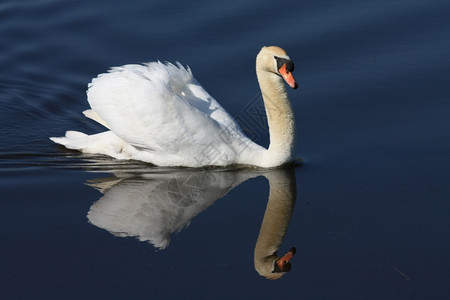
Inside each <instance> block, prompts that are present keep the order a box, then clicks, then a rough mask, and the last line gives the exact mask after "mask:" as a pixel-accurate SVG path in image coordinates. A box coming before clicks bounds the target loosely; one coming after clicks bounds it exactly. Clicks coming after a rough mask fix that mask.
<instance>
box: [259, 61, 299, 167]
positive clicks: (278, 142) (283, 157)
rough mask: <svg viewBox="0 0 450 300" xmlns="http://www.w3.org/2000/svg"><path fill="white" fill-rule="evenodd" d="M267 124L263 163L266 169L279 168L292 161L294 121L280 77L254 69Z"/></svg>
mask: <svg viewBox="0 0 450 300" xmlns="http://www.w3.org/2000/svg"><path fill="white" fill-rule="evenodd" d="M256 74H257V77H258V82H259V86H260V88H261V93H262V97H263V101H264V106H265V108H266V114H267V122H268V124H269V133H270V145H269V149H268V150H267V152H266V154H265V155H266V156H265V157H264V161H265V163H266V166H267V167H273V166H279V165H282V164H283V163H286V162H288V161H290V160H292V159H293V153H294V138H295V120H294V114H293V112H292V107H291V103H290V102H289V99H288V95H287V92H286V88H285V84H284V82H283V79H282V78H281V76H279V75H277V74H274V73H271V72H268V71H265V70H263V69H261V68H257V69H256Z"/></svg>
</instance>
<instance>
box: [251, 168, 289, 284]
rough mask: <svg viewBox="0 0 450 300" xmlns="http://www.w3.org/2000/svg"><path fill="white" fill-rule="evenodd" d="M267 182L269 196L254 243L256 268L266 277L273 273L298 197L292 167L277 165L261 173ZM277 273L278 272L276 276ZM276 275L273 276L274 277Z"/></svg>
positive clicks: (271, 275)
mask: <svg viewBox="0 0 450 300" xmlns="http://www.w3.org/2000/svg"><path fill="white" fill-rule="evenodd" d="M264 176H265V177H266V178H267V179H268V180H269V184H270V193H269V200H268V202H267V207H266V211H265V213H264V219H263V222H262V224H261V229H260V232H259V235H258V240H257V242H256V245H255V253H254V263H255V268H256V271H257V272H258V273H259V274H260V275H262V276H266V277H273V276H276V274H274V273H271V272H272V270H273V261H274V260H275V259H277V258H278V257H279V256H278V254H277V251H278V249H279V248H280V246H281V244H282V242H283V239H284V237H285V235H286V232H287V229H288V226H289V222H290V220H291V217H292V213H293V211H294V206H295V200H296V198H297V186H296V179H295V170H294V169H293V168H286V169H277V170H276V172H270V173H267V174H266V175H264ZM276 277H278V276H276ZM273 279H275V278H273Z"/></svg>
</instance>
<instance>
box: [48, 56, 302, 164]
mask: <svg viewBox="0 0 450 300" xmlns="http://www.w3.org/2000/svg"><path fill="white" fill-rule="evenodd" d="M264 49H266V48H263V50H262V51H261V53H262V52H263V51H264ZM277 49H281V48H277ZM261 53H260V55H261ZM272 59H273V56H272ZM273 74H275V73H273ZM271 76H272V77H271ZM271 76H268V77H271V78H269V80H268V81H269V84H272V85H274V84H275V85H276V86H275V87H270V88H271V89H273V90H277V91H279V90H280V87H279V83H278V81H280V82H281V83H282V80H281V76H280V75H279V74H275V75H271ZM273 76H275V77H273ZM259 79H260V78H259ZM266 81H267V80H266ZM260 85H261V88H263V87H262V86H263V84H262V83H261V79H260ZM266 85H267V84H266ZM277 85H278V86H277ZM281 87H282V89H281V98H282V99H281V100H283V101H284V98H283V96H285V95H284V94H285V93H284V94H283V91H284V85H282V84H281ZM87 96H88V102H89V104H90V106H91V108H92V109H91V110H87V111H85V112H84V114H85V116H86V117H88V118H91V119H92V120H95V121H97V122H98V123H100V124H102V125H104V126H105V127H106V128H108V129H109V131H106V132H103V133H99V134H94V135H86V134H84V133H81V132H76V131H68V132H67V133H66V136H65V137H60V138H51V140H52V141H54V142H56V143H59V144H62V145H64V146H65V147H67V148H69V149H76V150H80V151H82V152H85V153H98V154H105V155H109V156H112V157H114V158H117V159H135V160H141V161H144V162H149V163H152V164H155V165H159V166H187V167H199V166H208V165H219V166H226V165H231V164H242V165H255V166H263V167H272V166H276V165H280V164H282V163H285V162H286V161H287V160H290V159H291V153H289V151H290V152H292V146H291V144H288V145H287V146H286V145H282V148H283V149H281V150H282V151H278V150H277V149H275V150H277V151H272V152H273V153H268V152H270V150H271V149H270V148H269V150H267V149H265V148H263V147H261V146H259V145H257V144H256V143H254V142H253V141H251V140H250V139H249V138H247V137H246V136H245V135H244V133H243V132H242V130H241V129H240V128H239V126H238V124H237V123H236V122H235V120H234V119H233V118H232V117H231V116H230V115H229V114H228V113H227V112H226V111H225V110H224V109H223V107H222V106H221V105H220V104H219V103H218V102H217V101H216V100H214V99H213V98H212V97H211V96H210V95H209V94H208V93H207V92H206V91H205V89H203V87H202V86H201V85H200V84H199V83H198V81H197V80H196V79H195V78H194V77H193V75H192V72H191V70H190V69H189V68H187V69H186V68H184V67H183V66H181V65H180V64H177V65H173V64H170V63H165V64H164V63H161V62H152V63H148V64H145V65H125V66H122V67H115V68H112V69H111V70H110V71H109V72H108V73H104V74H100V75H99V76H98V77H96V78H94V79H93V80H92V82H91V83H90V84H89V88H88V91H87ZM263 96H264V95H263ZM286 97H287V96H286ZM265 100H266V99H265ZM283 101H282V102H283ZM265 102H266V101H265ZM283 105H284V104H283ZM288 108H289V109H290V106H289V107H288ZM290 116H291V114H288V117H290ZM269 117H270V116H269ZM269 119H270V118H269ZM284 123H286V122H284ZM288 123H289V122H288ZM269 125H270V126H271V124H270V120H269ZM288 125H289V126H293V120H292V122H290V123H289V124H288ZM271 127H272V126H271ZM273 127H274V128H276V127H277V126H273ZM288 129H289V128H288ZM271 130H272V128H271ZM278 131H280V130H278ZM284 131H285V132H284V133H283V134H284V135H286V130H284ZM291 131H292V133H291V132H290V131H288V132H287V135H293V130H291ZM292 139H293V137H292ZM288 142H289V143H291V141H288ZM284 148H286V149H284ZM275 152H276V153H275ZM280 153H281V156H280V155H279V154H280ZM269 154H270V155H269ZM269 156H270V157H269Z"/></svg>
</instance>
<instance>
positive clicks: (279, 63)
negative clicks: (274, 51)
mask: <svg viewBox="0 0 450 300" xmlns="http://www.w3.org/2000/svg"><path fill="white" fill-rule="evenodd" d="M275 60H276V61H277V70H280V69H281V67H282V66H283V65H286V71H287V73H288V74H289V73H290V72H293V71H294V63H293V62H292V61H291V60H290V59H288V58H284V57H278V56H275Z"/></svg>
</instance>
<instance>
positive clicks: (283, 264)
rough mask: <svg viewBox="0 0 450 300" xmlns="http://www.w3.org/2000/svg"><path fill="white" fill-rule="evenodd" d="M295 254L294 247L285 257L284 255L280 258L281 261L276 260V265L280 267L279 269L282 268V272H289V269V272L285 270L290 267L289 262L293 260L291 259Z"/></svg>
mask: <svg viewBox="0 0 450 300" xmlns="http://www.w3.org/2000/svg"><path fill="white" fill-rule="evenodd" d="M295 252H296V249H295V248H294V247H292V248H291V249H290V250H289V251H288V253H286V254H285V255H283V256H282V257H280V258H279V259H277V260H276V264H277V265H278V267H279V268H280V270H281V271H282V272H286V271H289V269H287V270H285V269H286V266H287V265H288V263H289V261H290V260H291V258H292V257H294V254H295ZM288 268H289V267H288Z"/></svg>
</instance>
